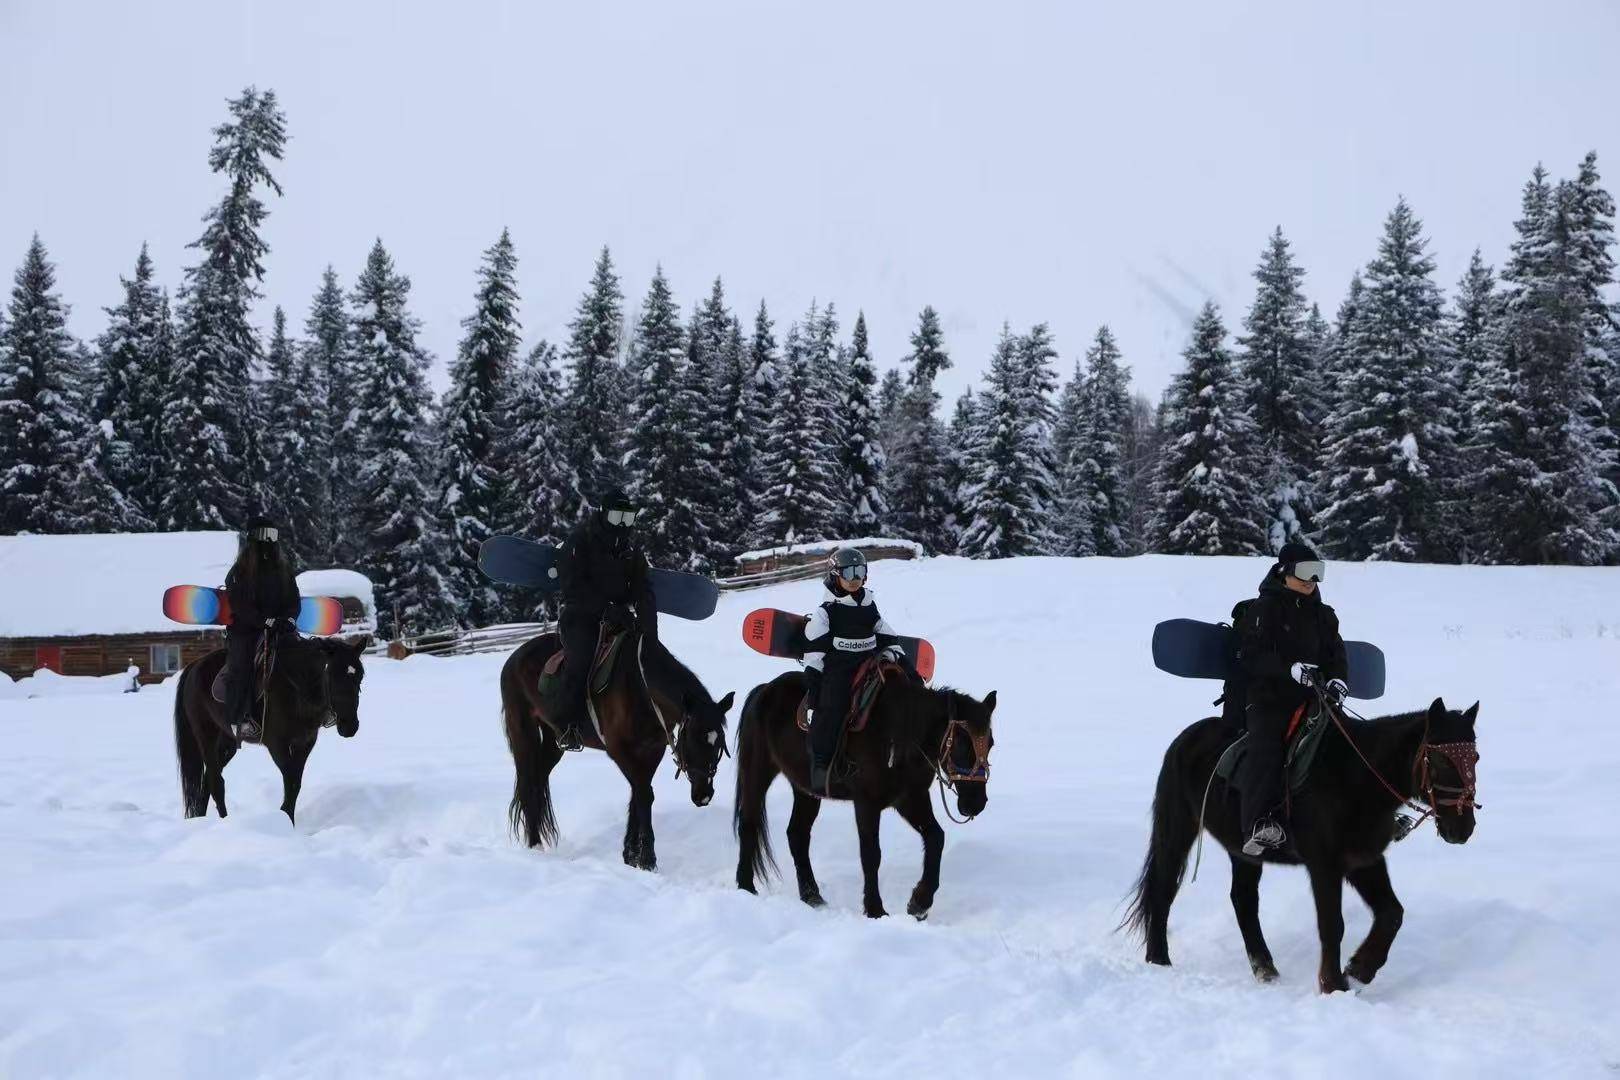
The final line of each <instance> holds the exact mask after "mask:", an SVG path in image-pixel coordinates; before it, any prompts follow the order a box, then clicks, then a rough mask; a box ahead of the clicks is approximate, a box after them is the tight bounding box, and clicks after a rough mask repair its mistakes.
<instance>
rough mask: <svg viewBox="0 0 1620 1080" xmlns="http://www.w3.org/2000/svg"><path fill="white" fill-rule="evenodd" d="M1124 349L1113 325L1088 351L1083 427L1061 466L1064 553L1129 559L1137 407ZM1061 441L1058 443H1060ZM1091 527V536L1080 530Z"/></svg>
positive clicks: (1081, 425) (1082, 413) (1103, 329)
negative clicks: (1130, 439)
mask: <svg viewBox="0 0 1620 1080" xmlns="http://www.w3.org/2000/svg"><path fill="white" fill-rule="evenodd" d="M1120 359H1121V357H1120V352H1119V345H1118V344H1117V343H1115V341H1114V335H1113V332H1112V331H1110V330H1109V329H1108V327H1106V326H1104V327H1101V328H1100V329H1099V330H1098V331H1097V339H1096V341H1095V342H1094V343H1093V344H1092V346H1091V348H1090V349H1088V350H1086V377H1085V382H1084V385H1083V390H1082V394H1081V411H1080V417H1079V421H1080V422H1079V424H1078V426H1077V428H1076V430H1075V431H1074V432H1073V434H1072V436H1071V442H1070V446H1069V457H1068V460H1067V461H1066V462H1064V463H1063V465H1062V466H1061V472H1062V475H1063V478H1064V482H1065V483H1066V485H1067V486H1066V488H1065V489H1060V491H1061V497H1060V499H1059V505H1060V506H1061V507H1062V508H1063V509H1062V511H1061V512H1062V515H1063V521H1064V526H1065V527H1066V528H1067V529H1068V530H1070V531H1068V532H1066V533H1063V534H1060V542H1061V549H1066V550H1067V553H1069V554H1074V555H1108V556H1117V555H1125V554H1127V553H1128V552H1129V549H1130V540H1129V538H1128V537H1127V535H1126V531H1125V529H1126V524H1127V522H1128V521H1129V519H1130V506H1129V504H1128V502H1127V491H1128V484H1127V479H1126V475H1125V425H1126V423H1127V422H1128V420H1129V415H1130V409H1131V395H1130V369H1129V368H1127V367H1125V366H1124V365H1123V364H1122V363H1120ZM1055 442H1056V440H1054V444H1055ZM1081 528H1087V529H1089V530H1090V531H1089V534H1087V533H1081V532H1078V531H1075V530H1078V529H1081Z"/></svg>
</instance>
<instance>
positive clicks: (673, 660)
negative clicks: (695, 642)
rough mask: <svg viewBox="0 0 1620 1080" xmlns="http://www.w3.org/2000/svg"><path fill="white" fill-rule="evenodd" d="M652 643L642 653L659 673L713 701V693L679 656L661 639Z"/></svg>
mask: <svg viewBox="0 0 1620 1080" xmlns="http://www.w3.org/2000/svg"><path fill="white" fill-rule="evenodd" d="M653 645H654V647H653V648H652V649H650V650H648V652H647V653H646V654H644V655H645V656H646V657H647V659H648V660H650V661H651V662H652V665H653V666H654V667H656V668H658V673H659V674H660V675H665V676H668V677H669V678H670V680H671V681H673V682H675V683H676V684H677V685H678V687H679V689H681V690H683V691H686V692H688V693H691V694H695V695H698V696H701V697H702V698H704V699H705V700H707V701H710V702H712V701H714V695H713V694H711V693H709V688H708V687H706V686H704V685H703V680H702V679H700V678H698V677H697V674H696V673H695V672H693V671H692V669H691V668H689V667H687V666H686V665H685V664H683V663H681V661H680V658H679V657H677V656H676V655H675V654H674V653H672V652H670V651H669V649H668V647H666V646H665V645H664V643H663V642H662V641H658V640H656V639H654V642H653ZM724 722H725V718H724V717H722V718H721V723H722V725H724Z"/></svg>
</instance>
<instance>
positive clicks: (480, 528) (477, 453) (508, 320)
mask: <svg viewBox="0 0 1620 1080" xmlns="http://www.w3.org/2000/svg"><path fill="white" fill-rule="evenodd" d="M516 273H517V254H516V252H515V251H514V250H513V248H512V237H511V234H510V233H509V232H508V231H507V230H505V229H502V230H501V235H500V239H498V240H496V241H495V243H494V244H493V245H492V246H491V247H489V248H488V249H487V250H486V251H485V252H484V256H483V263H482V265H481V266H480V267H479V269H478V290H477V293H476V296H475V299H474V308H473V313H472V314H471V315H469V316H467V318H465V319H463V320H462V323H461V326H462V329H463V330H464V331H465V334H464V336H463V337H462V339H461V345H460V347H459V348H458V350H457V352H456V362H455V363H454V364H452V365H451V367H450V389H449V390H448V391H447V392H446V394H445V398H444V407H443V415H442V424H443V427H442V433H443V434H442V443H441V446H440V463H441V464H440V468H441V474H440V475H441V476H442V494H441V495H440V498H439V511H438V512H439V529H440V532H441V534H442V535H443V536H444V537H445V540H446V542H447V544H448V545H449V547H448V557H449V566H448V574H449V578H450V581H451V584H452V586H453V587H454V589H455V591H456V595H457V596H458V597H459V598H460V599H461V603H462V617H463V618H464V619H466V620H467V622H468V623H470V624H471V625H473V626H487V625H489V624H491V623H494V622H496V621H498V620H499V619H500V617H501V613H502V610H503V608H504V601H503V600H502V597H501V594H500V593H499V592H497V591H496V589H495V586H494V584H493V583H492V582H491V581H490V580H489V579H488V578H486V577H485V576H484V575H483V574H481V573H479V571H478V549H479V547H480V546H481V545H482V544H483V542H484V541H485V540H487V539H489V537H490V536H492V535H494V534H495V532H496V531H497V527H498V523H499V520H500V516H501V508H502V502H503V493H502V490H501V487H502V483H503V477H502V474H501V470H500V468H499V463H498V461H497V456H498V453H499V450H500V446H499V439H500V432H499V426H500V423H501V419H502V417H501V409H502V407H503V404H504V402H505V401H506V397H507V386H506V383H507V379H508V378H509V377H510V374H511V370H512V367H513V365H514V364H515V363H516V362H517V355H518V346H519V345H520V344H521V340H522V327H521V326H520V325H519V323H518V317H517V304H518V296H517V281H516Z"/></svg>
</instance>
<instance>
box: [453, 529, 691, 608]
mask: <svg viewBox="0 0 1620 1080" xmlns="http://www.w3.org/2000/svg"><path fill="white" fill-rule="evenodd" d="M478 569H479V570H481V571H482V572H483V574H484V576H485V577H487V578H489V579H490V580H491V581H498V582H500V583H501V584H503V585H521V586H523V587H525V588H529V589H540V590H542V591H544V592H556V591H557V590H558V589H559V588H561V587H562V583H561V582H560V581H559V580H558V578H557V548H556V546H555V545H553V544H542V543H539V542H537V541H534V540H525V539H523V537H521V536H492V537H490V538H489V539H488V540H485V541H484V542H483V543H482V544H480V545H479V547H478ZM647 582H648V584H649V585H651V586H652V594H653V606H655V607H656V608H658V611H659V613H660V614H663V615H673V616H675V617H676V618H678V619H691V620H693V621H694V622H697V621H701V620H703V619H707V618H708V617H709V616H710V615H713V614H714V606H715V604H717V603H719V601H720V589H719V587H718V586H717V585H715V583H714V582H712V581H710V580H709V579H708V578H706V577H704V576H703V575H702V574H683V573H681V572H679V571H677V570H657V569H654V570H653V571H652V572H651V573H650V574H649V575H648V578H647Z"/></svg>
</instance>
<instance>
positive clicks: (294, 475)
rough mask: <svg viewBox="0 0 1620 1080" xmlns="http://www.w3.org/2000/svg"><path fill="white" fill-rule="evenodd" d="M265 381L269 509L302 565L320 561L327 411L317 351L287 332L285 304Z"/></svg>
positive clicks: (276, 321)
mask: <svg viewBox="0 0 1620 1080" xmlns="http://www.w3.org/2000/svg"><path fill="white" fill-rule="evenodd" d="M265 359H266V367H267V369H268V375H267V378H266V379H265V383H264V394H263V401H264V425H265V426H264V431H265V443H264V447H265V470H266V471H265V484H264V488H265V509H266V510H267V511H268V512H269V513H270V514H271V516H272V517H274V518H275V519H276V521H277V522H278V523H279V524H280V525H281V527H282V528H283V529H284V530H286V540H287V543H288V546H289V547H290V548H291V550H292V552H293V553H294V554H295V555H296V556H297V557H298V562H299V564H300V565H302V566H314V565H318V563H319V560H320V559H321V557H322V555H323V554H324V553H323V551H322V549H321V544H322V542H323V540H324V538H325V532H326V527H327V522H326V520H325V515H326V512H327V509H326V507H327V498H326V482H327V464H328V461H329V457H328V452H327V449H326V430H327V425H326V416H325V413H324V411H323V410H322V408H321V401H320V393H319V387H320V381H319V377H318V375H317V374H316V371H315V364H314V360H315V358H314V355H313V354H312V353H311V351H310V350H309V349H308V348H301V347H300V346H299V345H298V344H297V343H296V342H294V341H292V340H291V339H289V338H288V337H287V316H286V313H284V312H283V311H282V310H281V309H280V308H279V307H278V308H276V310H275V315H274V318H273V320H272V324H271V332H270V351H269V353H268V354H267V355H266V358H265Z"/></svg>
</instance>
